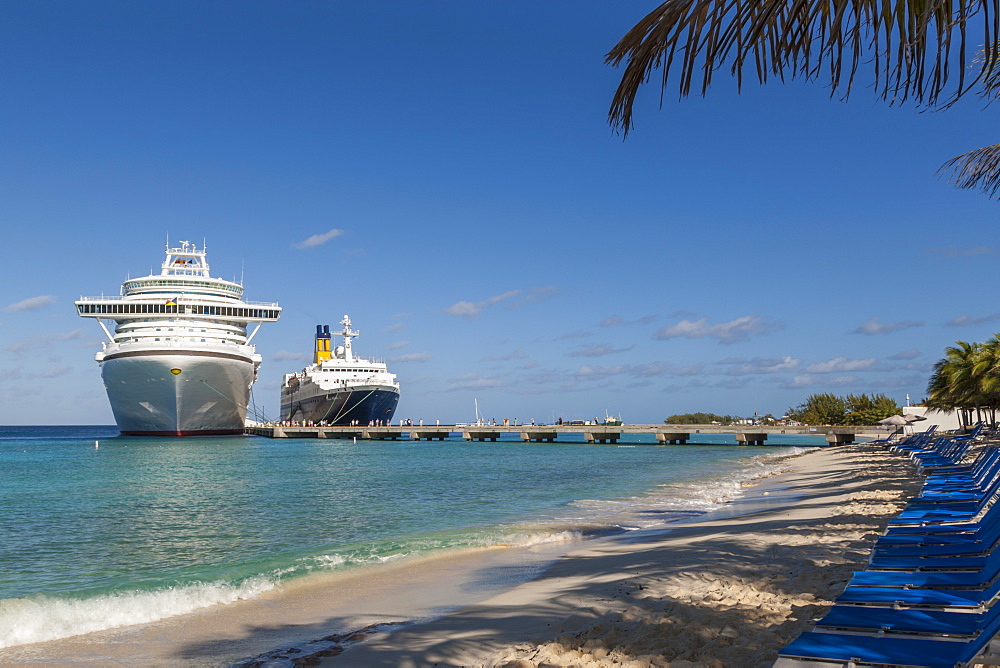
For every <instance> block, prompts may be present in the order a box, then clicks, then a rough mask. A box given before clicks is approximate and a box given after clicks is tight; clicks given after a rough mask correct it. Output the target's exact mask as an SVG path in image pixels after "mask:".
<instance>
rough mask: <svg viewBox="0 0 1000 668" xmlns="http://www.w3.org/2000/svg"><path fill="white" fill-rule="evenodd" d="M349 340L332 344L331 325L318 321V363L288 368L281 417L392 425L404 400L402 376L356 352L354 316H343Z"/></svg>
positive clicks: (284, 418)
mask: <svg viewBox="0 0 1000 668" xmlns="http://www.w3.org/2000/svg"><path fill="white" fill-rule="evenodd" d="M340 324H341V325H343V326H344V330H343V331H342V332H340V334H341V336H343V337H344V345H342V346H337V347H336V348H332V349H331V347H330V326H329V325H316V349H315V352H314V354H313V363H312V364H310V365H309V366H307V367H306V368H305V369H303V370H302V371H300V372H298V373H287V374H285V378H284V381H283V382H282V384H281V419H282V420H293V421H296V422H314V423H317V424H319V423H323V424H329V425H351V424H355V425H362V426H364V425H369V424H381V425H387V424H389V422H390V421H391V420H392V414H393V413H395V412H396V404H398V403H399V381H397V380H396V375H395V374H392V373H389V370H388V368H386V365H385V362H377V361H373V360H368V359H365V358H363V357H355V356H354V352H353V350H352V349H351V339H353V338H354V337H355V336H357V335H358V334H359V332H357V331H355V330H353V329H351V319H350V318H349V317H347V316H346V315H345V316H344V319H343V320H341V321H340Z"/></svg>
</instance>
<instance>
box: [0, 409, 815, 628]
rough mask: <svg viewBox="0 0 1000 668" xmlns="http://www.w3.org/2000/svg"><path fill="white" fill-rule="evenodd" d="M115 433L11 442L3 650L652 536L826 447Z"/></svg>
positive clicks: (4, 443) (6, 474) (0, 447)
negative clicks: (316, 579)
mask: <svg viewBox="0 0 1000 668" xmlns="http://www.w3.org/2000/svg"><path fill="white" fill-rule="evenodd" d="M117 433H118V432H117V429H115V428H113V427H46V428H41V427H34V428H28V427H0V475H2V477H3V484H2V485H0V647H8V646H12V645H17V644H23V643H27V642H37V641H40V640H51V639H55V638H59V637H65V636H69V635H75V634H78V633H83V632H89V631H94V630H99V629H103V628H110V627H113V626H117V625H123V624H128V623H136V622H144V621H153V620H155V619H161V618H164V617H168V616H171V615H175V614H183V613H185V612H190V611H192V610H195V609H198V608H200V607H204V606H206V605H212V604H216V603H227V602H232V601H235V600H238V599H241V598H251V597H254V596H257V595H259V594H260V593H262V592H265V591H268V590H270V589H273V588H275V587H280V586H281V584H282V583H283V582H286V581H287V580H288V579H290V578H295V577H298V576H302V575H305V574H307V573H314V572H318V571H319V572H322V571H334V570H337V569H344V568H350V567H352V566H356V565H362V564H364V565H370V564H377V563H379V562H385V561H391V560H394V559H398V558H402V557H412V556H419V555H421V554H427V553H430V552H432V551H438V550H454V549H466V548H479V547H487V546H491V545H497V544H511V545H530V544H535V543H542V542H550V541H561V540H573V539H578V538H580V537H584V536H587V535H596V534H603V533H608V532H614V531H628V530H633V529H639V528H650V527H654V526H658V525H661V524H663V523H665V522H668V521H671V520H674V519H677V518H679V517H683V516H686V515H690V514H692V513H697V512H702V511H706V510H710V509H712V508H713V507H716V506H717V505H718V504H720V503H724V502H726V501H727V500H729V499H731V498H733V497H734V496H736V495H738V494H739V493H740V491H741V489H742V488H741V482H743V481H745V480H748V479H751V478H754V477H758V476H760V475H764V474H766V473H768V472H769V471H770V470H772V469H773V468H774V467H775V464H774V462H773V459H774V458H775V457H777V456H780V455H786V454H789V453H790V452H794V451H795V448H796V446H800V447H812V446H817V445H822V439H820V438H816V437H805V436H772V437H771V439H770V440H769V443H774V444H778V443H781V444H782V445H783V447H777V448H776V447H765V448H745V447H740V448H738V447H734V446H732V445H689V446H674V447H671V446H656V445H655V444H653V443H652V441H651V439H652V436H651V435H649V436H647V435H643V436H637V437H635V438H636V439H637V440H638V439H641V440H642V441H645V442H636V443H634V444H619V445H617V446H615V445H586V444H579V443H568V442H557V443H554V444H522V443H520V442H517V441H500V442H496V443H465V442H463V441H459V440H455V441H443V442H440V441H436V442H427V441H422V442H407V441H397V442H391V441H358V442H357V443H355V442H353V441H352V440H336V439H281V440H271V439H265V438H260V437H208V438H184V439H169V438H158V439H149V438H146V439H142V438H130V437H121V436H117ZM698 437H699V438H701V439H703V440H710V439H711V440H715V441H718V442H725V441H726V440H731V438H732V437H731V436H730V437H725V436H706V435H698ZM95 441H98V442H99V446H98V447H95ZM769 462H770V463H769Z"/></svg>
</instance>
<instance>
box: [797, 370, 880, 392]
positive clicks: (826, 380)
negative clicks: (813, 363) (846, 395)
mask: <svg viewBox="0 0 1000 668" xmlns="http://www.w3.org/2000/svg"><path fill="white" fill-rule="evenodd" d="M860 382H861V381H860V379H858V377H857V376H834V377H833V378H831V377H829V376H817V375H814V374H808V373H806V374H801V375H798V376H795V377H793V378H792V379H791V380H789V381H788V382H787V383H785V384H784V387H786V388H790V389H801V388H804V387H816V386H822V387H824V388H826V387H830V388H833V387H853V386H856V385H858V384H859V383H860Z"/></svg>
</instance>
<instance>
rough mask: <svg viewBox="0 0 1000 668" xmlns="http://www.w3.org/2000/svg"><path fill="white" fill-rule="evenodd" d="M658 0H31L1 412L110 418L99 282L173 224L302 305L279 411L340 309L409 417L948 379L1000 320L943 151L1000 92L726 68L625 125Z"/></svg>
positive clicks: (787, 396) (20, 32)
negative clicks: (625, 104)
mask: <svg viewBox="0 0 1000 668" xmlns="http://www.w3.org/2000/svg"><path fill="white" fill-rule="evenodd" d="M655 4H656V3H655V2H646V3H640V2H633V3H597V2H594V3H582V4H580V3H576V4H573V5H572V6H570V5H567V4H565V3H537V2H522V1H510V2H503V3H499V2H493V3H470V2H464V1H458V0H455V1H439V2H433V3H395V2H368V1H366V2H364V3H346V2H328V3H308V2H291V3H278V2H254V1H247V2H239V3H236V2H226V3H222V2H220V3H200V2H186V1H180V2H143V3H133V2H102V1H97V2H87V3H79V2H45V1H40V2H32V3H4V4H3V5H2V6H0V68H2V69H0V71H2V81H3V87H2V91H0V144H2V146H3V150H2V151H0V221H2V227H3V230H4V235H3V236H4V246H5V248H4V251H5V256H6V258H7V268H6V271H5V272H4V280H3V281H2V283H0V285H2V287H0V423H3V424H111V423H113V418H112V416H111V411H110V408H109V406H108V403H107V399H106V396H105V394H104V390H103V386H102V385H101V381H100V370H99V367H98V366H97V364H96V363H95V362H94V361H93V353H94V352H95V351H96V350H98V349H99V347H100V341H101V339H102V336H103V334H102V333H101V331H100V329H99V328H98V327H97V325H96V323H94V322H92V321H90V320H84V319H82V318H79V317H77V316H76V314H75V311H74V308H73V301H74V300H75V299H78V298H79V297H80V296H81V295H98V294H101V293H106V294H117V292H118V288H119V286H120V285H121V283H122V281H123V280H124V279H125V278H126V277H127V276H129V275H131V276H133V277H135V276H139V275H145V274H147V273H148V272H149V271H150V269H151V268H155V269H156V270H157V271H158V267H159V264H160V262H161V261H162V257H163V255H162V253H163V244H164V242H165V240H166V238H167V236H168V235H169V238H170V239H171V240H172V241H177V240H181V239H190V240H195V241H198V242H199V243H200V242H201V240H203V239H204V240H206V241H207V243H208V250H209V261H210V263H211V265H212V269H213V273H214V274H215V275H219V276H221V277H224V278H233V277H237V278H238V277H239V276H240V275H241V273H242V274H243V276H244V283H245V285H246V290H247V292H246V294H247V298H248V299H251V300H258V301H265V300H267V301H270V300H275V301H278V302H279V303H280V304H281V305H282V306H283V307H284V314H283V315H282V318H281V321H280V322H278V323H274V324H271V325H267V326H265V327H264V328H263V329H262V330H261V332H260V333H259V334H258V335H257V337H256V338H255V340H254V341H255V343H256V344H257V350H258V352H260V353H261V354H262V355H263V357H264V365H263V366H262V368H261V380H260V381H259V382H258V384H257V385H256V386H255V390H254V394H255V398H256V401H257V402H258V404H260V405H262V406H263V407H264V409H265V412H267V413H268V414H269V415H270V416H272V417H275V416H276V415H277V404H278V386H279V382H280V377H281V375H282V374H283V373H286V372H289V371H293V370H297V369H299V368H301V367H302V366H303V365H304V364H305V363H306V361H307V359H308V357H309V352H310V350H311V346H312V334H313V332H314V326H315V325H316V324H320V323H324V324H326V323H328V324H331V325H335V323H337V322H338V321H339V320H340V318H341V317H342V315H343V314H345V313H347V314H350V315H351V317H352V319H353V321H354V324H355V327H356V328H357V329H360V330H361V333H362V335H361V337H359V339H358V340H357V341H356V342H355V346H356V347H355V350H356V351H357V352H359V353H361V354H366V355H369V356H377V357H381V358H385V359H387V360H388V361H389V362H390V367H391V369H392V370H393V371H395V372H396V373H397V374H398V376H399V379H400V383H401V387H402V390H401V391H402V398H401V400H400V405H399V410H398V411H397V414H396V415H397V417H402V418H413V419H415V420H416V419H424V420H434V419H440V420H442V421H443V422H452V421H456V420H457V421H462V420H468V419H470V418H472V417H473V400H474V399H478V401H479V405H480V407H481V408H482V410H483V412H484V414H485V415H486V416H487V417H496V418H497V419H501V418H504V417H510V418H514V417H516V418H518V419H522V420H528V419H531V418H534V419H536V420H539V421H543V420H549V419H551V418H553V417H560V416H561V417H564V418H567V419H571V418H573V419H581V418H590V417H594V416H595V415H599V416H603V415H604V412H605V411H608V412H610V413H612V414H619V413H620V414H621V415H622V417H623V418H624V419H625V420H626V421H627V422H658V421H660V420H662V419H664V418H665V417H666V416H668V415H671V414H674V413H682V412H690V411H712V412H716V413H726V414H740V415H752V414H753V413H754V412H759V413H761V414H763V413H767V412H771V413H774V414H781V413H782V412H784V411H785V410H786V409H787V408H788V407H789V406H793V405H797V404H799V403H801V402H802V401H803V400H804V399H805V397H807V396H808V395H809V394H812V393H815V392H834V393H837V394H846V393H849V392H851V393H860V392H868V393H873V392H882V393H885V394H888V395H890V396H892V397H894V398H895V399H897V400H898V401H900V402H901V403H902V402H903V400H904V398H905V396H906V394H910V395H911V397H912V398H914V399H919V398H921V397H923V396H924V391H925V388H926V384H927V377H928V373H929V368H930V366H931V365H932V364H933V362H934V361H935V360H937V359H938V358H939V357H940V356H941V354H942V351H943V349H944V347H945V346H947V345H950V344H951V343H952V342H954V341H955V340H959V339H961V340H973V341H983V340H986V339H987V338H989V337H991V336H992V334H993V332H994V331H995V330H996V329H997V328H998V327H997V325H998V323H1000V306H997V305H996V303H995V300H994V299H992V287H993V286H994V283H995V277H996V263H997V259H998V257H997V255H998V253H1000V242H997V241H996V239H995V237H996V223H997V211H998V208H997V206H998V205H997V203H995V202H993V201H990V200H988V199H986V198H985V197H984V196H981V195H979V194H976V193H971V192H961V191H957V190H954V189H953V188H951V187H950V186H948V185H947V184H946V183H945V182H943V181H942V180H940V179H937V178H935V177H934V172H935V170H936V169H937V167H938V166H939V165H940V164H941V163H942V162H944V161H945V160H947V159H948V158H950V157H952V156H954V155H957V154H958V153H961V152H964V151H967V150H970V149H972V148H976V147H979V146H982V145H986V144H989V143H993V142H994V141H995V140H996V138H995V136H994V134H993V133H991V132H990V131H989V130H988V126H989V125H992V123H991V121H990V119H991V118H992V117H993V115H994V112H995V108H984V107H983V105H982V104H981V103H980V102H979V101H977V100H969V101H966V102H964V103H962V104H960V105H958V106H956V107H955V108H953V109H951V110H948V111H946V112H942V113H920V112H919V111H918V110H916V109H914V108H912V107H906V106H903V107H895V108H890V107H887V106H885V105H884V104H883V103H881V102H879V101H878V100H876V99H875V96H874V95H873V94H872V93H871V92H870V91H869V90H866V89H865V88H864V86H858V87H857V88H856V91H855V93H854V96H853V97H852V98H851V100H849V101H848V102H846V103H845V102H841V101H838V100H831V99H830V97H829V95H828V91H827V90H826V88H825V87H824V86H823V85H821V84H814V85H807V84H797V83H796V84H790V85H777V84H769V85H767V86H764V87H759V86H755V85H747V86H746V87H745V89H744V92H743V93H742V94H741V95H737V94H736V91H735V84H734V82H732V81H731V80H728V79H727V78H725V77H720V78H718V79H717V81H716V83H715V85H714V87H713V89H712V90H711V91H710V93H709V95H708V96H707V97H706V98H704V99H703V98H693V99H688V100H684V101H677V100H676V99H675V98H674V97H673V96H671V95H667V96H665V97H664V99H663V104H662V108H661V107H660V99H659V91H658V90H657V89H656V88H655V87H648V88H647V89H646V90H644V91H643V93H642V95H641V96H640V100H639V101H638V103H637V111H636V118H635V120H636V128H635V130H634V131H633V132H632V133H631V134H630V135H629V137H628V138H627V139H626V140H624V141H623V139H622V137H621V136H620V135H616V134H615V133H614V132H613V131H612V130H611V128H609V126H608V124H607V121H606V115H607V109H608V106H609V104H610V100H611V95H612V93H613V91H614V89H615V87H616V86H617V82H618V77H619V72H618V71H617V70H614V69H612V68H609V67H607V66H605V65H604V64H603V54H604V53H606V52H607V51H608V50H609V49H610V48H611V47H612V46H613V45H614V44H615V42H616V41H617V40H618V39H619V38H620V37H621V35H623V34H624V33H625V32H626V31H627V30H628V29H629V28H630V27H631V26H632V25H633V24H634V23H635V22H636V21H637V20H638V19H639V18H640V17H641V16H642V15H643V14H644V13H645V12H646V11H648V10H649V9H650V8H652V7H653V6H655ZM570 7H572V11H567V10H568V9H570ZM310 239H313V240H314V242H312V243H307V242H308V241H309V240H310ZM317 240H322V242H321V243H316V241H317Z"/></svg>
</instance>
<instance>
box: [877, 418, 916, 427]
mask: <svg viewBox="0 0 1000 668" xmlns="http://www.w3.org/2000/svg"><path fill="white" fill-rule="evenodd" d="M878 423H879V424H892V425H896V426H897V427H902V426H904V425H908V424H910V422H909V421H908V420H907V419H906V418H905V417H903V416H902V415H892V416H890V417H887V418H886V419H884V420H879V421H878Z"/></svg>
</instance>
